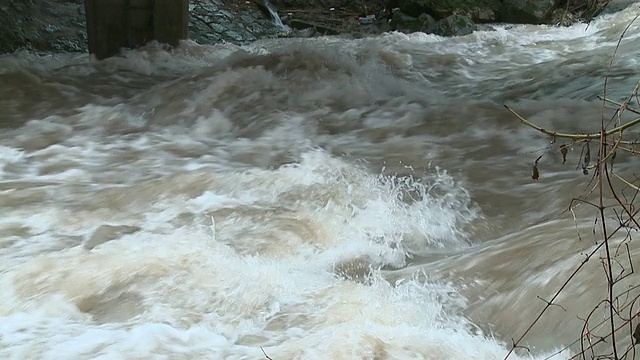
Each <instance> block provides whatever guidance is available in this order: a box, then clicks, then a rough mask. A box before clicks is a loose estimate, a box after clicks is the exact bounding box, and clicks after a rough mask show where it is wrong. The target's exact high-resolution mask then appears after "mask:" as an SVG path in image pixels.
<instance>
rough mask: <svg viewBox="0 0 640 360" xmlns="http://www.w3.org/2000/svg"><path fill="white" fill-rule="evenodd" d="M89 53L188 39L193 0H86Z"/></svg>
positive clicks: (100, 56) (108, 53) (109, 52)
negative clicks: (191, 0)
mask: <svg viewBox="0 0 640 360" xmlns="http://www.w3.org/2000/svg"><path fill="white" fill-rule="evenodd" d="M84 5H85V11H86V16H87V35H88V37H89V52H90V53H92V54H94V55H95V56H96V57H97V58H98V59H104V58H107V57H109V56H113V55H117V54H118V53H119V52H120V49H121V48H127V47H128V48H136V47H140V46H143V45H144V44H146V43H147V42H149V41H151V40H157V41H159V42H161V43H166V44H169V45H172V46H177V45H178V43H179V41H180V40H182V39H187V38H188V29H189V0H85V1H84Z"/></svg>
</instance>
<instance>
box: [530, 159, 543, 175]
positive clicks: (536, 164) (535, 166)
mask: <svg viewBox="0 0 640 360" xmlns="http://www.w3.org/2000/svg"><path fill="white" fill-rule="evenodd" d="M540 159H542V155H540V156H538V158H537V159H536V161H535V162H534V163H533V169H532V170H533V173H532V174H531V178H532V179H533V180H538V179H540V171H538V161H540Z"/></svg>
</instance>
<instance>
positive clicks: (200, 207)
mask: <svg viewBox="0 0 640 360" xmlns="http://www.w3.org/2000/svg"><path fill="white" fill-rule="evenodd" d="M638 11H639V6H637V5H635V6H632V7H630V8H628V9H627V10H625V11H623V12H620V13H616V14H612V15H606V16H603V17H601V18H598V19H597V20H596V21H594V22H593V23H591V24H589V25H588V26H587V25H584V24H582V25H575V26H573V27H570V28H553V27H546V26H532V25H528V26H498V27H497V28H496V30H495V31H480V32H476V33H474V34H472V35H469V36H465V37H459V38H441V37H437V36H432V35H425V34H413V35H404V34H399V33H390V34H385V35H382V36H380V37H373V38H366V39H357V40H351V39H341V38H317V39H304V40H300V39H286V40H283V39H281V40H270V41H262V42H257V43H254V44H252V45H250V46H244V47H237V46H233V45H228V44H227V45H217V46H200V45H198V44H195V43H189V42H187V43H185V44H184V45H183V46H182V47H180V48H179V49H176V50H175V51H173V52H171V53H169V52H166V51H165V50H163V49H162V48H161V47H158V46H149V47H147V48H144V49H141V50H136V51H130V52H127V53H126V54H125V55H123V56H122V57H119V58H112V59H108V60H104V61H100V62H96V61H90V59H89V57H88V56H86V55H65V54H54V55H47V56H36V55H32V54H27V53H16V54H11V55H3V56H2V57H0V84H1V86H0V108H1V109H2V111H1V112H0V127H1V132H0V209H1V212H2V216H1V217H0V357H1V358H3V359H261V358H266V356H269V357H270V358H272V359H274V360H284V359H502V358H504V357H505V355H506V354H507V352H508V351H509V349H510V348H511V344H512V339H517V338H518V337H519V336H520V335H521V334H522V333H523V332H524V331H525V330H526V329H527V328H528V327H529V325H530V324H531V322H532V321H533V319H534V318H535V316H536V315H537V314H538V313H539V312H540V310H541V309H542V308H543V307H544V305H545V302H544V301H543V300H540V299H539V298H542V299H550V298H551V296H552V295H553V294H554V293H555V291H556V290H557V289H558V288H559V287H560V286H561V285H562V283H563V282H564V281H565V280H566V278H567V277H568V276H569V274H570V273H571V272H572V271H573V270H574V269H575V268H576V267H577V266H578V265H579V264H580V263H581V262H582V261H583V259H584V256H585V255H584V254H585V253H587V252H588V251H589V250H590V249H592V248H593V247H594V246H596V244H597V242H598V241H599V240H600V239H601V234H599V233H598V232H597V231H596V232H595V234H594V233H593V232H592V229H593V228H594V218H595V212H594V211H593V210H591V209H590V208H588V207H586V206H584V207H579V208H577V209H576V211H575V212H574V213H573V214H572V213H571V212H568V211H566V209H567V208H568V206H569V203H570V201H571V199H572V198H574V197H576V196H579V195H581V194H584V193H586V192H587V191H588V188H587V183H588V177H585V176H583V175H582V172H581V170H577V169H576V165H577V164H578V162H579V160H578V158H579V156H580V149H579V148H575V149H571V151H570V152H569V155H568V161H567V163H566V164H564V165H563V164H562V161H561V155H560V153H559V152H558V151H557V148H555V147H551V146H550V145H549V141H550V139H548V138H546V137H544V136H543V135H541V134H539V133H537V132H535V131H534V130H532V129H530V128H527V127H524V126H523V125H521V124H520V123H519V122H518V121H517V120H516V119H514V117H513V115H511V114H510V113H509V112H508V111H506V110H505V108H504V107H503V104H508V105H509V106H511V107H512V108H514V109H516V110H517V111H519V112H520V113H522V114H523V115H524V116H526V117H528V118H529V119H530V120H532V121H534V122H536V123H538V124H540V125H541V126H544V127H545V128H554V129H559V130H563V131H566V132H593V131H598V129H599V126H600V125H599V124H600V119H601V116H602V113H603V110H602V103H601V101H599V100H597V98H596V96H597V95H600V94H602V91H603V83H604V78H605V76H607V75H608V76H609V83H608V89H607V94H608V96H610V97H613V98H616V99H621V98H623V97H624V96H625V95H626V94H628V93H629V92H630V91H631V90H633V87H634V86H635V84H636V82H637V81H638V78H639V75H640V71H639V70H638V52H637V49H639V48H640V33H639V32H638V30H639V27H640V24H638V23H636V24H634V25H632V26H631V28H630V30H629V31H628V33H627V35H626V37H625V38H624V40H623V41H622V43H621V46H620V48H619V49H618V51H617V57H616V60H615V61H614V63H613V66H612V68H611V69H608V68H607V66H608V63H609V61H610V59H611V56H612V54H613V53H614V51H615V48H616V43H617V41H618V39H619V37H620V34H621V33H622V31H623V30H624V28H625V27H626V26H627V24H628V23H629V22H630V21H631V20H632V18H633V17H634V16H635V14H637V12H638ZM606 113H607V114H610V113H611V112H606ZM540 155H543V159H542V160H541V162H540V164H539V169H540V180H539V181H533V180H532V179H531V166H532V164H533V161H534V160H535V159H536V158H537V157H538V156H540ZM594 157H595V155H594ZM616 166H617V167H618V171H620V172H625V171H626V172H628V173H632V172H633V166H634V162H633V159H632V158H631V157H630V156H627V157H624V156H622V155H621V156H620V158H619V159H618V160H617V163H616ZM574 216H575V220H574ZM578 232H579V233H580V234H581V238H579V237H578ZM630 246H631V250H630V251H631V254H633V255H637V254H638V251H639V250H640V249H639V248H638V246H637V245H636V244H635V243H633V242H631V243H630ZM605 281H606V279H605V277H604V274H603V271H602V266H601V264H600V262H599V261H598V260H597V259H594V260H593V261H592V262H590V263H589V264H587V266H586V269H585V270H584V271H581V272H580V273H579V274H578V275H577V276H576V278H575V279H574V281H572V282H571V283H570V285H569V286H568V287H567V288H566V289H565V290H564V291H563V293H562V294H561V296H560V297H559V298H558V299H557V300H556V301H555V303H557V304H559V305H562V306H552V307H551V308H550V309H549V310H548V313H547V314H546V315H545V316H543V317H542V318H541V320H540V322H539V323H538V324H537V325H536V326H535V327H534V328H533V329H532V330H531V331H530V332H529V334H528V335H527V337H525V339H524V342H523V343H522V344H523V345H524V346H526V347H527V348H528V351H527V350H524V349H520V350H522V351H520V350H518V351H517V354H514V355H512V356H511V357H510V358H514V359H515V358H528V357H533V358H535V359H544V358H546V357H547V356H549V355H551V354H553V353H554V352H556V351H558V350H560V349H562V348H563V347H565V346H568V345H570V344H571V343H572V342H573V341H574V340H575V339H577V338H578V336H579V335H580V332H581V327H582V324H583V323H582V322H581V320H579V318H584V317H585V316H586V315H587V314H588V313H589V311H590V310H591V309H592V308H593V306H595V304H596V303H597V302H598V301H600V300H601V299H603V298H605V297H606V287H605V286H603V284H604V282H605ZM628 281H629V282H630V283H633V282H636V283H637V281H636V280H635V278H634V277H630V278H629V280H628ZM538 297H539V298H538ZM627 340H628V339H627ZM263 351H264V353H263ZM570 351H572V352H573V353H575V352H577V351H579V346H578V345H575V344H574V345H573V347H571V349H570ZM570 351H565V352H562V353H560V354H558V355H557V356H555V357H554V359H564V358H568V357H570V356H571V352H570ZM265 353H266V355H265Z"/></svg>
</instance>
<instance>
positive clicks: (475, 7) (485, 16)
mask: <svg viewBox="0 0 640 360" xmlns="http://www.w3.org/2000/svg"><path fill="white" fill-rule="evenodd" d="M398 7H399V8H400V10H401V11H402V12H404V13H405V14H407V15H409V16H413V17H418V16H420V14H422V13H425V14H428V15H431V16H433V17H434V18H435V19H436V20H441V19H444V18H446V17H449V16H451V15H463V16H466V17H468V18H470V19H471V20H473V21H475V22H492V21H495V19H496V13H497V12H498V11H499V10H500V8H501V0H398Z"/></svg>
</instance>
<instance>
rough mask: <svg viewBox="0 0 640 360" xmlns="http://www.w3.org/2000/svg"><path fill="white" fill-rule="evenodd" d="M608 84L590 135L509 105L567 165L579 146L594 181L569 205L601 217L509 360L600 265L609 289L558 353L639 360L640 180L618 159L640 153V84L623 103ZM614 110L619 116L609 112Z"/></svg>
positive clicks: (581, 159)
mask: <svg viewBox="0 0 640 360" xmlns="http://www.w3.org/2000/svg"><path fill="white" fill-rule="evenodd" d="M594 3H595V2H594ZM638 16H640V15H638ZM638 16H636V18H634V19H633V20H632V21H631V23H630V24H629V25H628V26H627V28H626V29H625V30H624V31H623V33H622V34H621V36H620V39H619V41H618V45H617V47H616V49H615V51H614V53H613V55H612V57H611V61H610V62H609V64H608V67H609V68H611V66H612V64H613V62H614V61H615V57H616V53H617V52H618V48H619V46H620V43H621V41H622V39H623V38H624V36H625V33H626V32H627V30H628V29H629V27H630V26H631V24H633V22H634V21H636V19H637V18H638ZM608 81H609V79H608V78H605V82H604V91H603V95H602V96H601V97H600V99H601V100H602V113H601V116H600V118H601V119H600V124H599V126H598V127H599V128H598V129H597V130H595V131H593V132H591V133H586V134H576V133H563V132H560V131H556V130H549V129H545V128H543V127H541V126H539V125H537V124H535V123H533V122H531V121H528V120H527V119H525V118H524V117H522V116H521V115H519V114H518V113H517V112H516V111H514V110H513V109H511V108H510V107H509V106H507V105H505V107H506V108H507V110H508V111H510V112H511V113H512V114H513V115H514V116H515V117H516V118H517V119H518V120H519V121H520V122H521V123H522V124H524V125H526V126H528V127H531V128H532V129H534V130H536V131H539V132H541V133H543V134H545V135H547V136H549V137H550V138H551V145H552V149H554V151H559V152H560V153H561V154H562V162H563V163H565V162H566V161H567V156H568V153H569V149H575V150H576V152H577V150H578V149H579V151H580V155H579V157H577V159H578V169H579V170H581V171H582V172H583V173H584V174H585V175H589V177H588V179H589V180H588V186H587V187H586V190H585V191H584V193H583V194H582V195H581V196H580V197H579V198H575V199H573V200H572V201H571V203H570V204H569V211H570V212H571V213H572V214H574V213H573V210H574V209H575V208H576V207H578V206H587V207H590V208H592V209H593V210H594V215H595V219H594V227H593V229H592V231H593V233H594V234H597V236H598V237H600V241H598V242H597V244H596V245H595V246H593V247H592V248H591V250H590V251H589V252H588V253H585V258H584V260H583V261H582V262H581V263H580V264H579V265H577V266H576V268H575V269H574V270H573V272H572V273H571V274H570V275H569V276H568V277H567V279H566V280H565V281H564V283H563V284H562V285H561V286H560V287H559V288H558V289H557V290H556V291H555V293H554V296H553V297H552V298H550V299H549V300H544V299H541V300H543V302H544V305H543V306H542V309H541V310H540V312H539V313H538V315H537V317H536V318H535V319H533V321H532V322H531V324H530V325H529V327H528V328H527V330H526V331H524V333H522V334H516V335H518V336H517V338H514V339H513V343H512V346H511V349H510V351H509V352H508V354H507V355H506V357H505V359H507V358H509V357H510V356H511V354H513V353H514V351H516V350H517V349H521V350H524V351H528V350H529V349H528V348H527V347H526V340H527V334H528V333H529V332H530V330H531V329H533V328H534V327H535V326H536V324H537V323H539V322H540V321H541V320H542V319H543V318H544V317H545V316H546V315H547V310H549V309H550V308H551V307H552V306H560V307H562V305H561V304H560V303H559V302H556V301H557V299H558V298H559V296H560V295H561V294H562V293H563V291H565V290H566V289H567V288H568V287H569V286H570V284H572V283H573V282H575V281H576V278H577V276H576V275H577V274H578V273H580V272H582V271H587V270H586V267H585V265H586V264H587V263H589V262H596V261H598V262H600V265H601V268H602V276H603V277H604V279H605V281H604V282H603V283H605V284H606V289H602V294H603V297H602V298H601V299H599V301H598V302H597V305H596V306H595V307H594V308H593V309H592V310H591V311H590V312H589V313H587V314H584V316H583V317H581V318H579V319H580V320H581V322H582V324H583V326H582V328H581V329H579V330H577V331H576V332H578V331H579V334H577V339H576V340H575V341H574V342H573V343H572V344H569V345H568V346H567V347H566V348H564V349H562V350H560V351H559V352H557V353H556V354H559V353H560V352H563V351H565V350H568V349H571V356H572V357H571V358H572V359H615V360H618V359H635V357H636V347H635V345H636V344H638V343H639V342H640V283H639V282H638V281H637V280H635V281H634V278H636V277H637V274H636V273H635V268H634V260H636V259H635V258H636V257H637V256H638V253H637V252H634V251H633V250H632V249H633V248H634V247H635V248H637V246H634V247H632V246H631V244H632V242H633V241H634V240H635V241H637V239H634V236H636V233H637V232H638V231H639V230H640V207H639V206H638V201H639V196H638V195H639V194H640V177H639V176H638V175H635V174H633V172H631V174H629V171H626V172H622V173H619V172H616V171H614V162H615V160H616V156H617V155H618V154H622V153H626V154H628V155H629V156H628V157H627V158H628V159H631V161H634V160H633V159H635V157H636V156H638V155H639V154H640V139H638V138H637V135H636V136H635V138H634V135H633V134H630V133H631V131H629V130H630V129H631V128H633V127H635V126H636V125H638V124H640V97H639V95H638V91H639V90H640V82H638V83H637V84H636V86H635V88H633V89H632V91H631V92H630V94H629V95H628V96H627V97H626V98H625V99H623V100H621V101H616V100H614V99H611V98H609V97H607V83H608ZM612 112H613V115H607V114H611V113H612ZM623 114H631V115H633V116H635V117H636V118H635V119H633V120H630V121H626V122H625V121H623V120H622V119H623ZM592 154H593V155H595V156H592ZM541 158H542V156H540V157H538V158H537V159H536V160H535V161H534V164H533V167H532V178H533V179H534V180H538V179H539V178H540V170H539V169H538V163H539V162H540V160H541ZM574 158H575V156H574ZM578 236H580V234H579V233H578ZM549 335H550V336H553V334H549ZM556 354H554V355H556ZM552 356H553V355H552ZM552 356H551V357H552Z"/></svg>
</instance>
